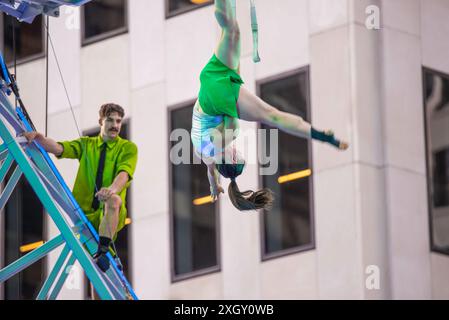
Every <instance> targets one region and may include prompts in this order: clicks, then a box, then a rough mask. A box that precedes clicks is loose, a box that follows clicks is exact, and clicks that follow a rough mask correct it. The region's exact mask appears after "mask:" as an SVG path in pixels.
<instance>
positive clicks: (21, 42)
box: [2, 14, 45, 64]
mask: <svg viewBox="0 0 449 320" xmlns="http://www.w3.org/2000/svg"><path fill="white" fill-rule="evenodd" d="M2 20H3V21H2V25H3V35H2V37H3V44H2V45H3V54H4V57H5V60H6V63H7V64H11V63H13V62H14V42H13V28H14V30H15V38H16V59H17V62H24V61H29V60H31V59H34V58H40V57H42V56H43V55H44V51H45V50H44V25H43V21H42V16H37V17H36V19H35V20H34V21H33V23H32V24H28V23H25V22H23V23H20V22H19V21H18V20H16V18H14V17H11V16H8V15H6V14H2Z"/></svg>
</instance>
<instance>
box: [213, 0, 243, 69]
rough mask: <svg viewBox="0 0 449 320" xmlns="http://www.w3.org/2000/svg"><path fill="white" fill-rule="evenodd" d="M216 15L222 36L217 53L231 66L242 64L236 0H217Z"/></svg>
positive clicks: (221, 59)
mask: <svg viewBox="0 0 449 320" xmlns="http://www.w3.org/2000/svg"><path fill="white" fill-rule="evenodd" d="M215 17H216V18H217V21H218V24H219V25H220V27H221V30H222V33H221V38H220V41H219V43H218V46H217V48H216V49H215V55H216V56H217V58H218V59H219V60H220V61H221V62H223V63H224V64H225V65H226V66H228V67H229V68H231V69H233V70H236V69H238V68H239V66H240V51H241V49H240V48H241V44H240V28H239V25H238V22H237V19H236V16H235V0H215Z"/></svg>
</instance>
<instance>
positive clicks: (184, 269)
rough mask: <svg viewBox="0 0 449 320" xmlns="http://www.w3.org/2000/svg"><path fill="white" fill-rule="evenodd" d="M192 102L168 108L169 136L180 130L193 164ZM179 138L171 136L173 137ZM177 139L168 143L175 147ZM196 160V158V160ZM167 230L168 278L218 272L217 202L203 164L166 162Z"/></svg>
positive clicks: (183, 277)
mask: <svg viewBox="0 0 449 320" xmlns="http://www.w3.org/2000/svg"><path fill="white" fill-rule="evenodd" d="M192 110H193V104H191V105H188V106H184V107H180V108H172V109H171V110H170V111H169V117H170V120H169V128H170V132H169V135H172V131H173V130H175V129H181V131H182V132H183V133H184V134H183V138H181V139H188V140H182V141H184V142H188V143H187V146H188V147H189V150H182V151H181V153H182V154H179V156H183V155H184V156H185V154H184V153H183V152H188V159H189V160H190V161H191V163H193V151H192V148H193V147H192V145H191V142H190V130H191V126H192ZM177 138H179V137H176V138H173V139H177ZM180 142H181V140H180V139H178V140H176V141H172V142H171V143H170V145H171V147H172V148H173V147H174V146H175V145H176V146H178V145H179V143H180ZM196 162H198V159H197V160H196ZM169 165H170V168H171V170H170V183H171V186H170V204H171V208H170V230H171V253H172V254H171V256H172V259H171V263H172V280H173V281H178V280H182V279H186V278H190V277H192V276H196V275H201V274H205V273H209V272H215V271H219V269H220V267H219V264H220V262H219V255H220V253H219V227H218V220H219V219H218V217H219V216H218V204H213V203H211V202H210V197H209V196H210V190H209V181H208V179H207V167H206V165H205V164H203V163H202V164H187V163H183V164H178V165H175V164H173V163H170V164H169Z"/></svg>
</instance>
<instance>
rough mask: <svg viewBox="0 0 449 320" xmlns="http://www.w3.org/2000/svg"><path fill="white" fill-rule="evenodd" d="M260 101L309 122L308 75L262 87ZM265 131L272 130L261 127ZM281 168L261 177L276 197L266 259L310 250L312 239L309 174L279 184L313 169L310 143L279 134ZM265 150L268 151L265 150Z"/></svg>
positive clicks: (266, 221)
mask: <svg viewBox="0 0 449 320" xmlns="http://www.w3.org/2000/svg"><path fill="white" fill-rule="evenodd" d="M260 93H261V98H262V99H263V100H265V101H266V102H268V103H270V104H272V105H274V106H277V107H278V108H279V109H280V110H282V111H285V112H288V113H292V114H295V115H298V116H300V117H302V118H303V119H304V120H306V121H310V113H309V77H308V72H307V71H304V72H300V73H296V74H294V75H291V76H286V77H283V78H280V79H277V80H273V81H269V82H264V83H263V84H261V85H260ZM262 129H267V130H268V129H273V128H271V127H269V126H265V125H263V126H262ZM266 137H267V139H266V143H265V147H264V146H261V147H262V149H263V150H262V152H265V153H263V154H270V152H271V146H270V139H269V138H268V137H269V135H266ZM278 142H279V145H278V152H279V158H278V159H279V168H278V171H277V174H275V175H265V176H262V183H263V186H264V187H267V188H270V189H271V190H273V191H274V193H275V195H276V200H275V203H274V207H273V209H272V211H271V212H269V213H268V214H265V215H263V237H262V239H263V243H262V254H263V257H264V258H270V257H273V256H277V255H281V254H287V253H291V252H297V251H299V250H304V249H310V248H313V246H314V243H313V242H314V240H313V210H312V200H311V199H312V194H311V193H312V185H311V183H312V181H311V177H310V174H308V175H307V174H306V176H305V177H304V178H296V179H295V180H291V181H288V182H280V181H279V178H280V177H285V176H286V175H291V174H294V173H298V174H299V173H307V172H309V171H308V170H311V159H310V158H311V156H310V150H311V146H310V143H309V141H307V140H305V139H300V138H297V137H294V136H292V135H289V134H286V133H283V132H281V131H279V141H278ZM264 148H266V149H264Z"/></svg>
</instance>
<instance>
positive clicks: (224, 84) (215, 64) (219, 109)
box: [198, 54, 243, 119]
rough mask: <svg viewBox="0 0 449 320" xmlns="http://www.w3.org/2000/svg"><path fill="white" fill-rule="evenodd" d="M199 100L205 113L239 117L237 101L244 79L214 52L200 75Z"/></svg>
mask: <svg viewBox="0 0 449 320" xmlns="http://www.w3.org/2000/svg"><path fill="white" fill-rule="evenodd" d="M200 81H201V88H200V92H199V93H198V100H199V103H200V106H201V109H202V110H203V111H204V113H206V114H208V115H210V116H217V115H220V116H221V115H227V116H229V117H232V118H237V119H238V118H239V114H238V112H237V101H238V99H239V94H240V86H241V85H242V84H243V80H242V78H241V77H240V75H239V74H238V72H237V70H232V69H230V68H229V67H227V66H226V65H225V64H224V63H223V62H221V61H220V60H219V59H218V58H217V56H216V55H215V54H214V55H213V56H212V58H211V59H210V60H209V62H208V63H207V64H206V66H205V67H204V68H203V70H202V71H201V75H200Z"/></svg>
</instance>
